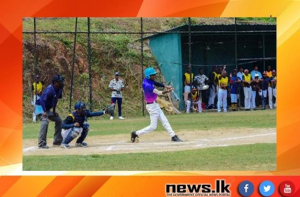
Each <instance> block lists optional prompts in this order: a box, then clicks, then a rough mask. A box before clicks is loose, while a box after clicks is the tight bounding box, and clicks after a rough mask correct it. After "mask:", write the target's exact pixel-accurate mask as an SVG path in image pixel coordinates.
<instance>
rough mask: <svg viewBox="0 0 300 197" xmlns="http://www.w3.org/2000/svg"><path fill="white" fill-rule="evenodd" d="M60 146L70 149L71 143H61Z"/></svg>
mask: <svg viewBox="0 0 300 197" xmlns="http://www.w3.org/2000/svg"><path fill="white" fill-rule="evenodd" d="M60 147H61V148H67V149H68V148H70V145H69V144H61V145H60Z"/></svg>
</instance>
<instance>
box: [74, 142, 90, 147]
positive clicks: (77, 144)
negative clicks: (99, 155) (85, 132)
mask: <svg viewBox="0 0 300 197" xmlns="http://www.w3.org/2000/svg"><path fill="white" fill-rule="evenodd" d="M87 146H88V144H87V143H86V142H81V143H75V147H87Z"/></svg>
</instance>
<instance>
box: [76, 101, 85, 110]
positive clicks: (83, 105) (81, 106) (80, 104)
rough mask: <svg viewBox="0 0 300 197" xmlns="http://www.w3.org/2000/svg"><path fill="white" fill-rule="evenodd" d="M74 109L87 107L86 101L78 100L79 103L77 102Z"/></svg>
mask: <svg viewBox="0 0 300 197" xmlns="http://www.w3.org/2000/svg"><path fill="white" fill-rule="evenodd" d="M74 109H75V110H79V109H85V103H84V102H80V101H79V102H77V103H75V105H74Z"/></svg>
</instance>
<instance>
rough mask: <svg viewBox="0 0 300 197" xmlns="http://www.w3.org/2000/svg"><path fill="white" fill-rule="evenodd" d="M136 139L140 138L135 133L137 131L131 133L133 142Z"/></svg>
mask: <svg viewBox="0 0 300 197" xmlns="http://www.w3.org/2000/svg"><path fill="white" fill-rule="evenodd" d="M135 138H139V136H138V135H137V134H136V133H135V131H132V132H131V142H132V143H133V142H135Z"/></svg>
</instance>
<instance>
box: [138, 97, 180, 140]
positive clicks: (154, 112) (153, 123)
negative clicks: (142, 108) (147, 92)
mask: <svg viewBox="0 0 300 197" xmlns="http://www.w3.org/2000/svg"><path fill="white" fill-rule="evenodd" d="M146 109H147V111H148V112H149V115H150V125H149V126H147V127H145V128H143V129H141V130H138V131H136V134H137V135H138V136H141V135H143V134H146V133H149V132H151V131H153V130H155V129H156V127H157V121H158V119H159V120H160V121H161V123H162V125H163V127H164V128H165V129H166V130H167V131H168V133H169V134H170V136H171V137H173V136H174V135H175V132H174V131H173V129H172V127H171V125H170V123H169V121H168V119H167V118H166V116H165V114H164V112H163V111H162V110H161V109H160V107H159V105H158V104H157V103H155V102H154V103H152V104H147V105H146Z"/></svg>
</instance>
